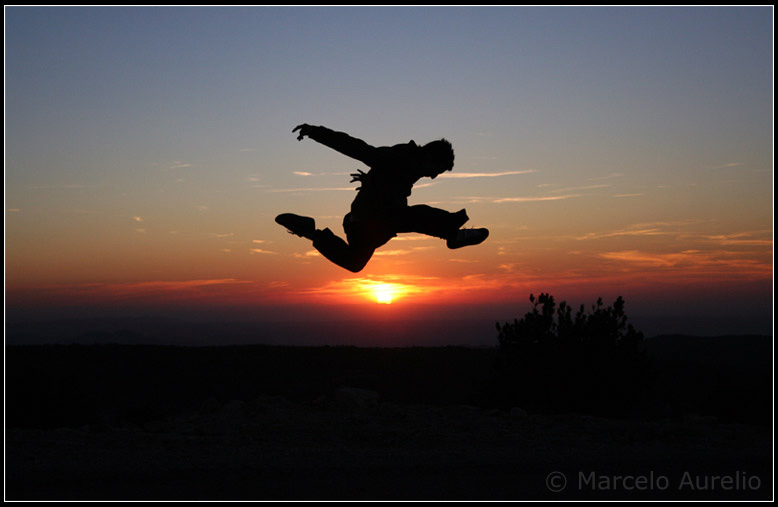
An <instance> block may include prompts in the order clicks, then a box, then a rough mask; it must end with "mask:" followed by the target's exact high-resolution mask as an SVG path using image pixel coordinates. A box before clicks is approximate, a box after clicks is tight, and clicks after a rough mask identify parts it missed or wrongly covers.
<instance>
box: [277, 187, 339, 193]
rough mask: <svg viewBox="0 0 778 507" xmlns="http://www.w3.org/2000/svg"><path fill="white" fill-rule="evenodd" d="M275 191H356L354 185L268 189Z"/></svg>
mask: <svg viewBox="0 0 778 507" xmlns="http://www.w3.org/2000/svg"><path fill="white" fill-rule="evenodd" d="M267 191H268V192H273V193H285V192H343V191H350V192H353V191H354V187H322V188H316V187H304V188H271V189H268V190H267Z"/></svg>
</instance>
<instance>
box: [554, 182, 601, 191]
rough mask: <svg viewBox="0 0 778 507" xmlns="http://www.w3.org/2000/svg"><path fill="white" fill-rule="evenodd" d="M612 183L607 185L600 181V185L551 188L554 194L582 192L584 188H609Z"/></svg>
mask: <svg viewBox="0 0 778 507" xmlns="http://www.w3.org/2000/svg"><path fill="white" fill-rule="evenodd" d="M611 186H612V185H607V184H605V183H600V184H599V185H586V186H583V187H566V188H557V189H555V190H549V192H550V193H552V194H561V193H563V192H580V191H582V190H597V189H599V188H608V187H611Z"/></svg>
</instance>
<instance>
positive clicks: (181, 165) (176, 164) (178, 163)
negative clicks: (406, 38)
mask: <svg viewBox="0 0 778 507" xmlns="http://www.w3.org/2000/svg"><path fill="white" fill-rule="evenodd" d="M187 167H192V164H187V163H186V162H181V161H179V160H177V161H175V162H173V163H172V164H171V165H169V166H168V169H184V168H187Z"/></svg>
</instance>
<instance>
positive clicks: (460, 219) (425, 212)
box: [393, 204, 469, 239]
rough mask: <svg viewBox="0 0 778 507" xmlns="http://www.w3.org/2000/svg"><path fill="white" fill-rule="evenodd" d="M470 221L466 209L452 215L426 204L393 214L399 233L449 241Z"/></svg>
mask: <svg viewBox="0 0 778 507" xmlns="http://www.w3.org/2000/svg"><path fill="white" fill-rule="evenodd" d="M468 220H469V218H468V216H467V213H466V212H465V210H464V209H462V210H459V211H457V212H456V213H451V212H448V211H446V210H442V209H439V208H433V207H432V206H427V205H426V204H419V205H416V206H408V207H406V208H402V209H400V210H397V211H396V213H394V214H393V224H394V226H395V228H396V230H397V232H416V233H420V234H426V235H427V236H434V237H436V238H442V239H449V238H450V237H451V236H452V235H453V234H456V232H457V231H458V230H459V228H460V227H462V226H463V225H464V224H465V222H467V221H468Z"/></svg>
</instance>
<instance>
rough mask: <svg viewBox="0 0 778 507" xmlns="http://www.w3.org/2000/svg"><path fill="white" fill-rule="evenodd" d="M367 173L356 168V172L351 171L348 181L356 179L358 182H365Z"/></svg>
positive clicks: (352, 181) (358, 188)
mask: <svg viewBox="0 0 778 507" xmlns="http://www.w3.org/2000/svg"><path fill="white" fill-rule="evenodd" d="M368 177H369V176H368V175H367V173H365V172H364V171H362V169H357V172H355V173H351V181H349V183H354V182H355V181H358V182H360V183H363V184H364V183H367V181H368ZM361 188H362V187H357V190H360V189H361Z"/></svg>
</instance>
